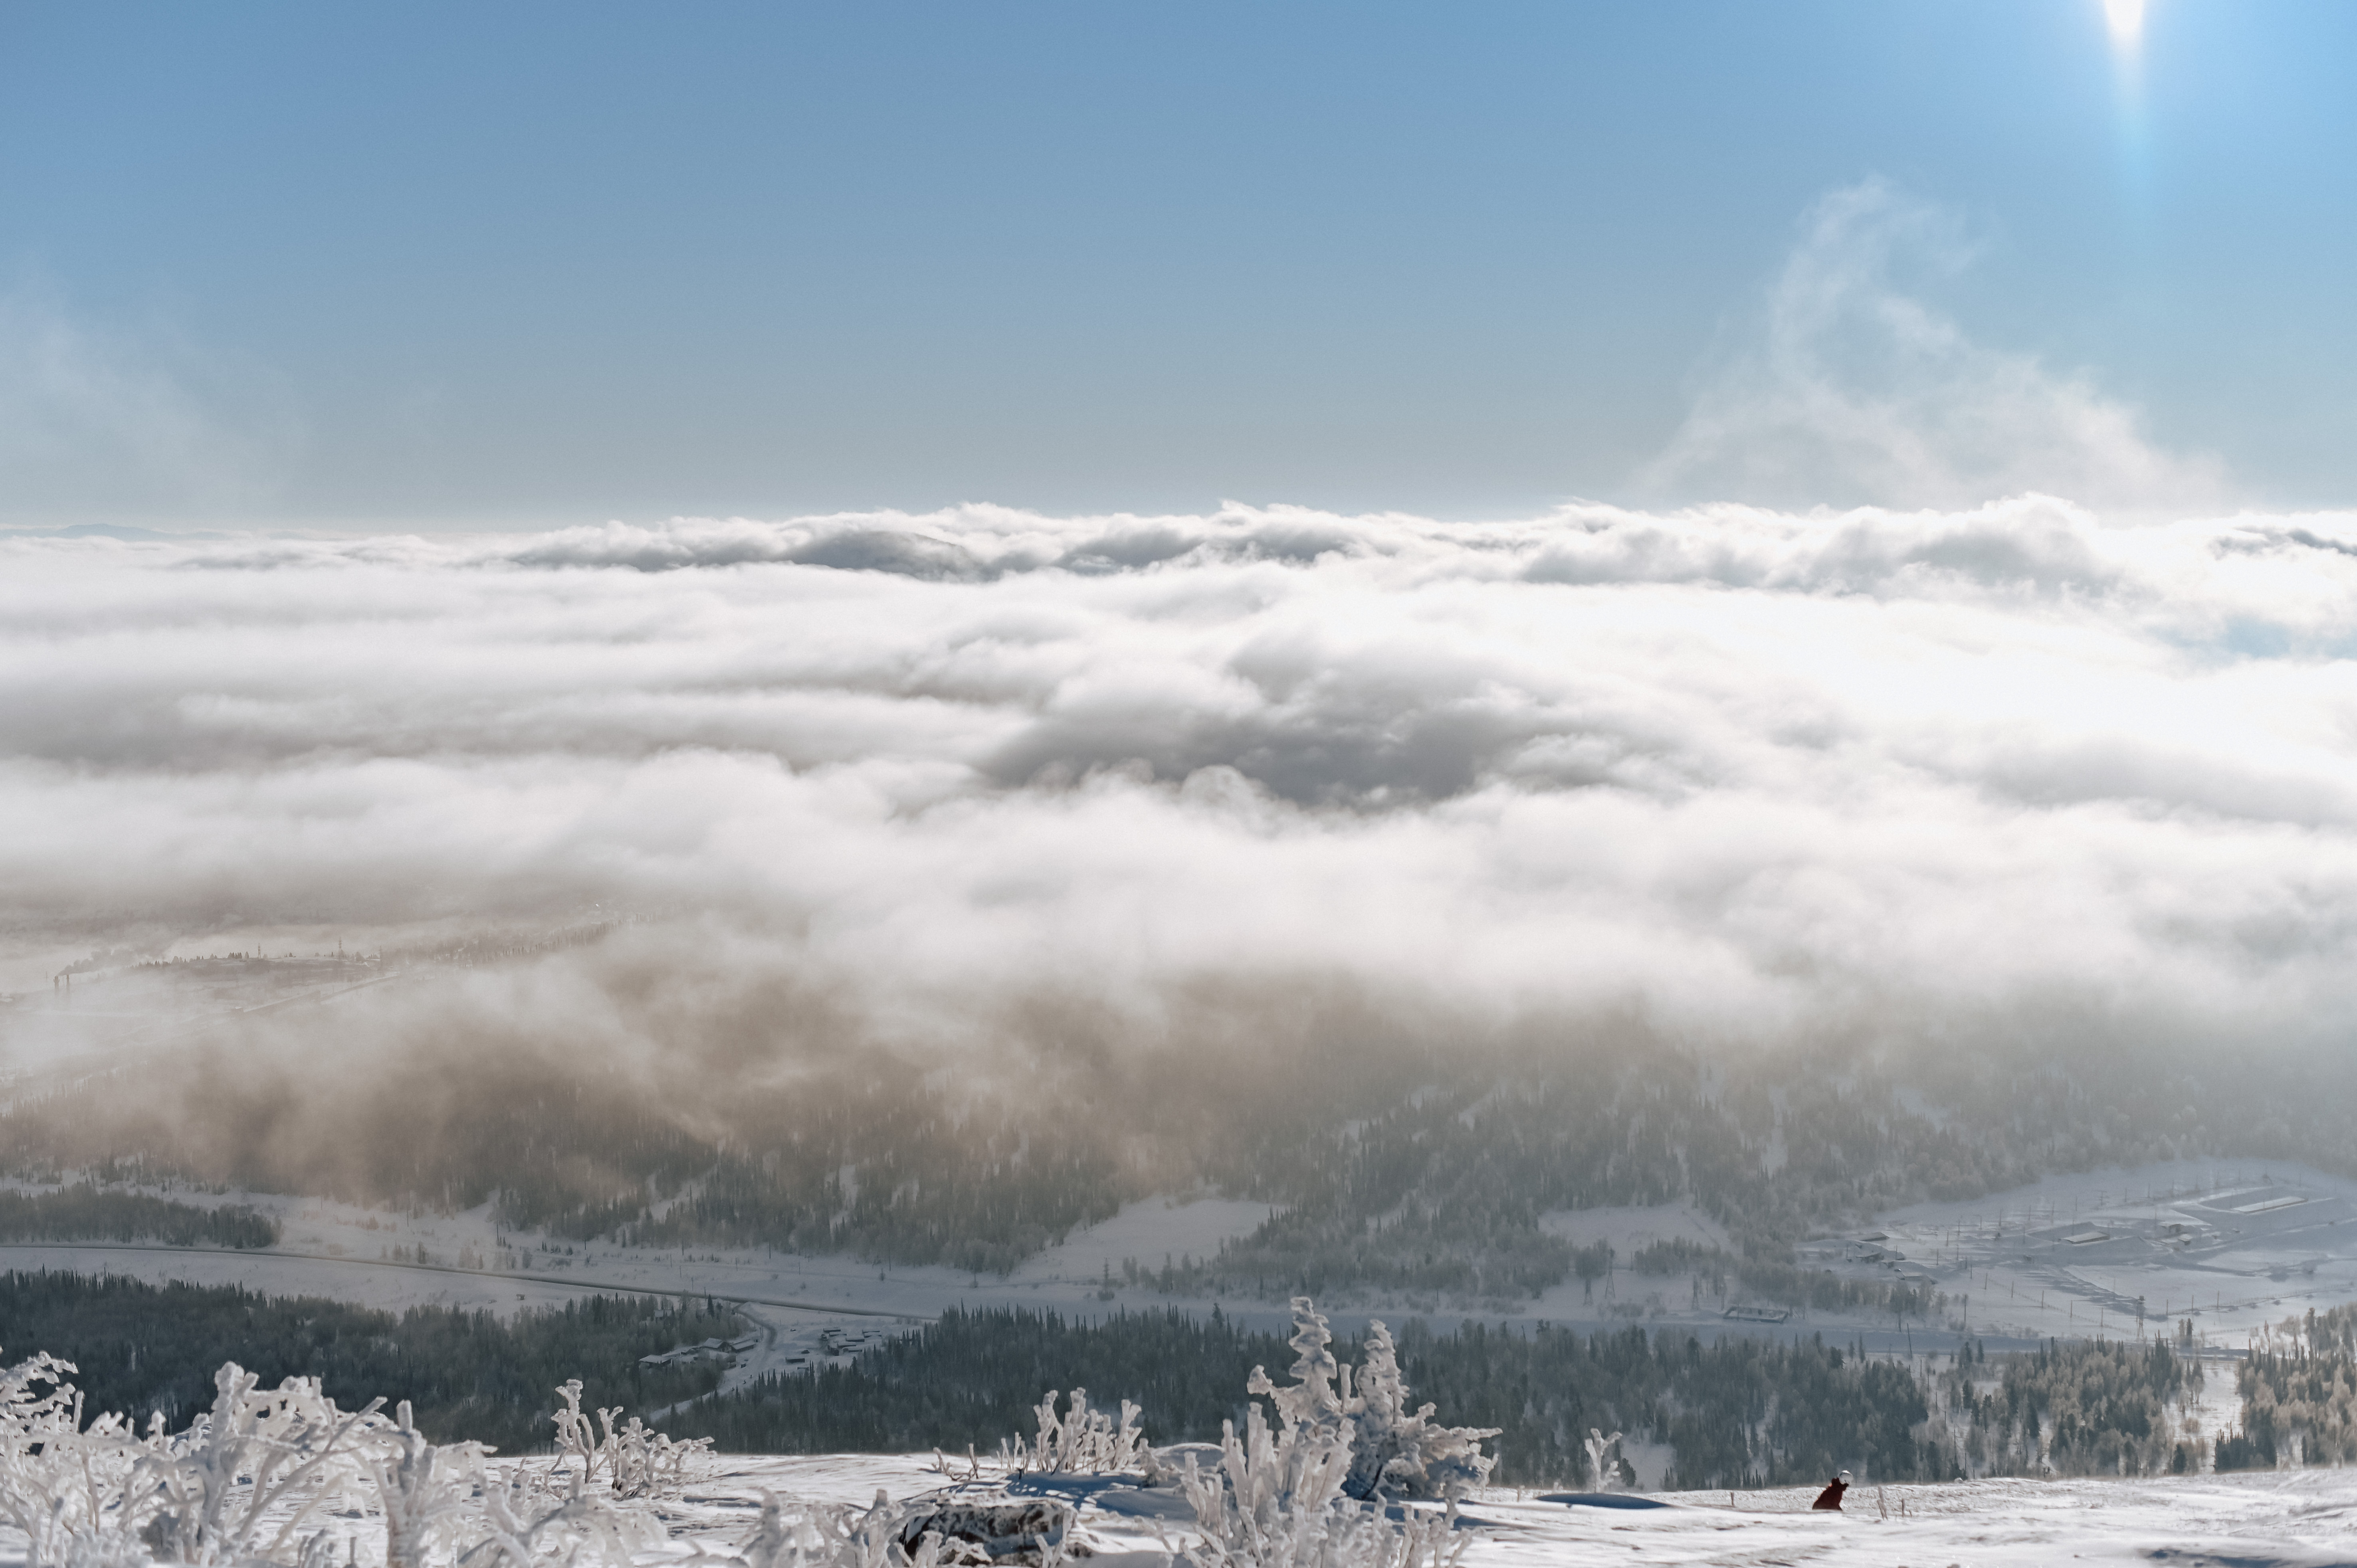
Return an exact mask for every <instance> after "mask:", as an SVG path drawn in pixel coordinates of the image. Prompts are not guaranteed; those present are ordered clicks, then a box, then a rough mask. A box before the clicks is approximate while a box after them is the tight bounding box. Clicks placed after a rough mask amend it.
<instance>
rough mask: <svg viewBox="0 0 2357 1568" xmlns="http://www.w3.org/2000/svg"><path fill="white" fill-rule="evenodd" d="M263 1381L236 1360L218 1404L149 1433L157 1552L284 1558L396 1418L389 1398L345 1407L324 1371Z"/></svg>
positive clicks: (219, 1379) (224, 1371) (217, 1383)
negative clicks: (185, 1423) (179, 1426)
mask: <svg viewBox="0 0 2357 1568" xmlns="http://www.w3.org/2000/svg"><path fill="white" fill-rule="evenodd" d="M261 1382H262V1380H261V1379H259V1378H257V1377H255V1376H254V1375H253V1373H251V1372H249V1371H247V1370H246V1369H244V1368H242V1367H241V1366H239V1365H237V1363H235V1362H234V1361H232V1362H229V1363H227V1364H225V1365H223V1366H222V1368H221V1370H220V1371H219V1372H217V1373H215V1374H214V1377H213V1408H212V1409H211V1410H210V1412H207V1413H206V1414H204V1415H201V1416H199V1417H198V1418H197V1420H196V1422H195V1423H194V1424H192V1425H191V1426H189V1428H188V1431H186V1432H184V1433H181V1434H178V1435H177V1436H174V1437H170V1438H165V1437H163V1436H162V1435H161V1434H160V1433H154V1434H151V1436H152V1438H153V1442H152V1444H151V1446H150V1452H149V1455H148V1457H147V1458H146V1460H145V1473H144V1475H143V1477H142V1478H143V1479H145V1480H146V1481H147V1482H149V1483H150V1484H152V1485H153V1486H154V1487H155V1495H156V1498H157V1499H158V1502H159V1506H157V1508H156V1514H155V1517H154V1519H153V1520H152V1521H151V1522H150V1523H149V1524H148V1526H147V1527H146V1530H145V1540H146V1541H147V1542H148V1544H149V1546H150V1547H152V1548H153V1549H154V1551H155V1553H156V1556H158V1557H160V1558H163V1559H165V1560H167V1561H168V1562H172V1563H190V1564H195V1565H198V1568H205V1565H208V1564H212V1563H246V1562H251V1561H253V1560H255V1559H261V1560H263V1561H265V1562H284V1561H286V1560H287V1559H288V1558H289V1557H290V1556H292V1555H294V1554H295V1553H296V1550H297V1549H298V1548H299V1547H300V1545H301V1543H302V1541H303V1540H304V1535H305V1529H304V1527H305V1526H307V1525H308V1524H310V1523H311V1522H312V1520H314V1519H315V1518H316V1517H317V1515H318V1513H319V1512H320V1511H321V1510H322V1509H325V1508H327V1507H328V1504H329V1503H331V1502H332V1501H334V1500H335V1499H336V1498H338V1497H339V1495H340V1494H341V1493H342V1491H343V1490H344V1488H345V1487H346V1486H347V1485H348V1484H349V1483H350V1482H352V1481H355V1480H358V1479H359V1478H361V1476H363V1475H364V1474H365V1473H366V1467H367V1466H368V1464H369V1462H370V1460H371V1458H372V1457H374V1455H375V1454H376V1453H377V1452H378V1451H379V1449H380V1448H381V1446H382V1431H383V1429H384V1428H385V1426H386V1425H387V1424H388V1423H385V1422H384V1421H383V1419H382V1417H380V1416H378V1415H377V1413H376V1408H377V1405H378V1404H379V1403H381V1401H371V1402H370V1403H369V1404H368V1405H367V1407H366V1408H364V1409H362V1410H359V1411H355V1412H346V1411H340V1410H338V1409H337V1408H336V1405H335V1402H334V1401H332V1400H330V1399H328V1396H327V1395H326V1394H325V1393H324V1392H322V1391H321V1390H320V1386H319V1380H318V1379H317V1378H289V1379H287V1380H285V1382H283V1383H281V1384H280V1385H279V1386H278V1387H277V1388H275V1389H271V1390H264V1388H262V1386H261Z"/></svg>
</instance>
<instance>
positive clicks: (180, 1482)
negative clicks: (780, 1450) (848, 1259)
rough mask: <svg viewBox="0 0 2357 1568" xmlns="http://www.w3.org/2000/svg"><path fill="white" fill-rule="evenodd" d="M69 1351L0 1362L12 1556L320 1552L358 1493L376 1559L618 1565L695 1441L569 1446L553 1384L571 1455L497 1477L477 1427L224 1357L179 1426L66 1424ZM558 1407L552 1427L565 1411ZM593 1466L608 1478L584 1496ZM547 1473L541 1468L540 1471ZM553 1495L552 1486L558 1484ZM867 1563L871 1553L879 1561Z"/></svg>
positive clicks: (69, 1561)
mask: <svg viewBox="0 0 2357 1568" xmlns="http://www.w3.org/2000/svg"><path fill="white" fill-rule="evenodd" d="M73 1370H74V1368H73V1367H72V1365H71V1364H70V1363H69V1362H64V1361H59V1360H58V1359H55V1358H53V1357H49V1356H36V1357H34V1358H33V1359H31V1360H28V1361H26V1362H23V1363H21V1364H19V1365H17V1366H16V1367H12V1368H9V1369H6V1370H5V1371H0V1522H5V1523H7V1524H10V1525H13V1526H15V1527H16V1529H18V1530H23V1531H24V1533H25V1535H26V1538H27V1543H28V1544H27V1552H26V1563H27V1568H135V1565H138V1564H145V1563H150V1562H153V1561H162V1562H167V1563H181V1564H188V1565H190V1568H215V1565H219V1568H232V1565H234V1568H260V1565H264V1564H277V1565H279V1568H333V1564H334V1563H336V1562H337V1561H339V1560H340V1561H352V1560H356V1559H357V1557H358V1552H357V1547H358V1541H357V1540H356V1539H354V1538H352V1537H350V1536H349V1535H347V1534H346V1533H345V1532H344V1531H343V1530H341V1529H340V1528H339V1527H331V1526H330V1525H329V1524H328V1521H327V1520H324V1519H323V1518H322V1516H323V1515H324V1514H327V1513H328V1511H329V1510H334V1511H335V1512H337V1513H339V1514H341V1515H342V1516H343V1517H344V1518H347V1519H350V1518H356V1517H360V1516H359V1515H358V1513H357V1512H356V1511H355V1510H352V1509H349V1508H347V1507H346V1506H345V1505H347V1504H349V1503H351V1502H353V1501H356V1500H359V1499H360V1498H366V1497H367V1496H368V1495H369V1494H370V1493H373V1500H374V1502H375V1503H376V1505H377V1512H378V1513H379V1514H380V1515H381V1517H382V1520H383V1527H384V1557H383V1562H384V1563H385V1568H427V1564H428V1563H429V1562H439V1563H450V1564H452V1565H453V1568H545V1565H548V1564H553V1563H560V1562H561V1563H565V1564H567V1565H568V1568H570V1565H575V1564H579V1565H583V1568H587V1565H590V1564H596V1563H613V1564H626V1563H629V1562H630V1556H631V1554H632V1553H633V1552H638V1551H640V1550H643V1549H645V1548H646V1547H648V1546H651V1545H653V1544H656V1543H659V1542H660V1541H662V1536H663V1530H662V1526H661V1524H660V1522H659V1521H657V1520H655V1519H654V1518H653V1517H652V1516H651V1514H649V1513H648V1512H647V1511H646V1510H645V1509H640V1508H636V1507H633V1506H631V1505H630V1503H629V1502H628V1501H627V1500H618V1499H628V1498H633V1497H640V1496H646V1495H650V1494H651V1493H654V1492H657V1491H660V1490H662V1489H665V1488H667V1487H674V1486H676V1485H678V1484H679V1483H680V1481H681V1480H682V1479H683V1469H684V1466H685V1465H686V1463H687V1461H688V1460H689V1459H690V1458H691V1457H693V1456H694V1455H700V1454H702V1453H703V1452H704V1450H705V1447H706V1446H708V1444H705V1443H704V1442H702V1441H698V1442H695V1443H673V1442H672V1441H671V1440H670V1439H668V1438H665V1437H662V1436H661V1434H647V1433H644V1432H643V1431H642V1429H640V1425H639V1423H637V1422H635V1421H634V1422H631V1423H629V1425H627V1426H625V1427H623V1428H621V1429H619V1430H617V1429H616V1428H615V1427H614V1426H613V1423H612V1421H611V1417H612V1416H613V1415H616V1414H619V1411H615V1412H600V1414H601V1416H602V1417H604V1418H605V1419H606V1428H607V1430H606V1434H605V1436H604V1437H603V1438H602V1439H600V1440H598V1441H597V1443H596V1444H591V1445H587V1446H588V1447H590V1448H593V1449H594V1452H580V1451H581V1449H582V1448H583V1447H584V1446H585V1445H584V1444H580V1443H579V1442H578V1441H577V1440H578V1439H579V1438H580V1437H581V1436H582V1435H583V1434H587V1432H588V1430H589V1427H588V1423H587V1421H585V1420H582V1419H580V1404H579V1399H578V1394H579V1391H580V1385H579V1384H578V1383H574V1384H570V1385H568V1388H569V1391H570V1392H569V1397H568V1398H567V1400H566V1402H565V1403H566V1411H565V1412H560V1415H559V1417H558V1426H559V1429H560V1432H561V1433H570V1434H572V1435H573V1436H574V1437H575V1438H576V1445H575V1450H574V1452H576V1453H578V1454H579V1456H580V1457H582V1459H583V1460H584V1463H583V1465H582V1466H581V1467H580V1468H579V1469H578V1470H569V1469H564V1468H563V1466H564V1465H565V1459H564V1458H562V1457H561V1458H560V1459H559V1461H558V1466H555V1467H552V1468H551V1469H550V1470H548V1471H543V1472H540V1473H537V1474H535V1473H533V1472H532V1471H531V1470H529V1469H527V1468H523V1467H519V1468H517V1469H515V1470H514V1471H512V1472H511V1473H510V1474H509V1475H508V1476H507V1477H505V1478H504V1479H502V1478H500V1477H496V1476H494V1475H493V1474H492V1473H491V1471H490V1467H489V1466H487V1465H486V1464H485V1456H486V1455H487V1454H488V1453H489V1450H488V1449H486V1448H485V1447H484V1446H483V1445H482V1444H476V1443H455V1444H434V1443H432V1442H429V1441H428V1440H427V1439H426V1438H425V1435H424V1434H421V1433H419V1432H418V1431H417V1429H416V1427H415V1425H414V1423H413V1422H412V1420H411V1416H410V1410H409V1407H408V1406H407V1405H406V1404H404V1405H403V1406H402V1407H401V1409H400V1411H399V1412H398V1413H397V1415H396V1416H395V1418H394V1419H393V1420H387V1419H386V1418H385V1417H383V1416H382V1415H381V1414H379V1413H378V1410H377V1407H378V1404H380V1403H381V1401H379V1402H371V1403H370V1404H368V1405H367V1406H366V1407H364V1408H362V1409H361V1410H358V1411H344V1410H339V1409H338V1408H337V1407H336V1404H335V1402H334V1401H332V1400H330V1399H328V1397H327V1394H326V1393H325V1391H323V1390H322V1389H321V1387H320V1384H319V1381H318V1380H317V1379H316V1378H289V1379H287V1380H285V1382H284V1383H282V1384H281V1385H280V1386H279V1387H278V1388H276V1389H274V1390H264V1389H263V1388H261V1387H260V1380H259V1379H257V1378H256V1377H254V1376H253V1374H252V1373H250V1372H248V1371H246V1370H244V1369H242V1368H241V1367H238V1366H237V1365H235V1364H234V1363H231V1364H230V1365H226V1366H224V1367H222V1368H221V1370H220V1372H219V1373H218V1374H217V1375H216V1377H215V1379H214V1385H213V1386H214V1398H213V1404H212V1408H211V1409H210V1411H208V1412H205V1413H204V1414H203V1415H200V1416H199V1417H198V1418H197V1420H196V1421H195V1422H194V1423H191V1424H190V1425H189V1426H188V1429H187V1430H186V1431H184V1432H180V1433H167V1432H166V1431H165V1430H164V1420H163V1417H162V1416H161V1415H157V1416H155V1417H153V1418H151V1420H150V1421H149V1423H148V1429H147V1431H146V1432H145V1434H135V1433H134V1432H133V1431H132V1430H131V1429H130V1427H129V1425H128V1423H125V1421H124V1418H123V1417H122V1416H120V1415H102V1416H100V1417H98V1418H96V1419H95V1420H93V1421H91V1422H90V1423H89V1424H88V1425H86V1426H85V1425H84V1424H82V1420H81V1414H82V1407H81V1396H80V1395H79V1394H78V1393H76V1392H75V1391H74V1389H73V1387H72V1385H71V1384H70V1383H69V1382H68V1381H67V1380H66V1379H67V1377H68V1375H70V1373H72V1372H73ZM568 1412H569V1413H570V1414H571V1415H572V1416H573V1418H574V1423H573V1424H572V1425H571V1426H569V1427H568V1426H567V1425H566V1423H565V1419H564V1415H565V1413H568ZM600 1467H602V1469H603V1481H604V1487H605V1493H606V1494H607V1495H594V1494H592V1493H591V1492H590V1490H589V1487H588V1483H589V1480H590V1477H591V1475H592V1474H593V1473H594V1472H595V1471H597V1469H598V1468H600ZM552 1482H554V1483H556V1487H554V1488H553V1487H552ZM560 1491H561V1492H562V1495H561V1496H560V1495H559V1492H560ZM879 1568H881V1565H880V1564H879Z"/></svg>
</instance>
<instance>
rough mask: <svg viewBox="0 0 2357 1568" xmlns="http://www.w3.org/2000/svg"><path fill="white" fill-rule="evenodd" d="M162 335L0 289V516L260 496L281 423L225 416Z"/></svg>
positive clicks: (66, 514) (160, 510)
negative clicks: (99, 321)
mask: <svg viewBox="0 0 2357 1568" xmlns="http://www.w3.org/2000/svg"><path fill="white" fill-rule="evenodd" d="M206 380H207V378H206V377H205V376H204V375H202V374H200V373H199V372H198V371H196V370H195V368H194V367H193V365H192V363H191V356H189V355H188V354H186V353H183V352H180V351H178V347H177V346H176V345H175V344H174V343H173V342H172V341H171V340H170V339H169V338H168V337H167V336H165V335H162V334H159V333H156V332H153V331H136V330H132V329H129V328H122V327H109V326H104V325H100V324H95V323H93V322H91V321H90V320H88V319H85V318H82V317H78V316H77V315H75V314H74V313H73V312H71V311H70V310H68V309H67V308H66V307H65V306H63V305H62V304H61V303H59V301H58V300H57V299H56V298H55V297H53V296H52V295H49V294H48V293H47V292H46V291H43V290H39V289H36V288H30V287H19V288H17V289H15V290H13V291H10V292H6V293H0V517H5V519H6V520H7V521H11V522H15V523H18V524H28V523H29V524H38V523H46V522H56V521H67V522H71V521H79V520H81V519H86V518H89V517H91V516H93V515H100V516H103V515H108V514H119V513H142V512H145V513H156V514H172V515H181V516H184V515H188V514H190V513H195V514H199V515H201V514H205V513H209V512H212V511H215V510H220V509H221V508H224V507H230V506H236V505H241V504H246V503H251V502H253V501H255V500H257V499H261V498H262V497H263V496H264V495H266V494H267V493H268V492H269V490H270V489H271V488H272V485H273V483H274V478H275V476H276V474H277V472H278V469H279V467H280V460H281V451H280V448H281V447H282V446H283V445H284V435H283V431H280V430H277V429H270V430H264V429H262V428H258V427H256V426H254V425H253V424H251V422H247V421H242V420H240V419H237V418H234V417H232V416H231V415H230V414H229V413H226V412H225V410H224V403H225V400H224V399H223V398H221V397H220V396H218V395H214V394H215V393H216V392H218V390H219V389H217V388H208V387H207V386H206V385H205V382H206Z"/></svg>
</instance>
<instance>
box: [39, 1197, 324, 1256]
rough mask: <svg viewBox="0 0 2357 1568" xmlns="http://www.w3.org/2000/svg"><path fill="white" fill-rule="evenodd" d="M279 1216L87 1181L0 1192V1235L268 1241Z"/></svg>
mask: <svg viewBox="0 0 2357 1568" xmlns="http://www.w3.org/2000/svg"><path fill="white" fill-rule="evenodd" d="M277 1240H278V1222H277V1221H276V1220H274V1219H270V1218H268V1217H267V1216H265V1215H261V1214H257V1213H255V1212H254V1211H253V1209H251V1208H242V1207H237V1206H227V1207H223V1208H198V1207H197V1206H196V1205H194V1204H190V1203H174V1202H172V1201H170V1200H169V1199H167V1198H161V1197H147V1196H145V1195H142V1194H135V1193H128V1192H105V1191H102V1190H101V1189H99V1188H98V1187H93V1186H91V1184H90V1183H88V1182H82V1183H80V1184H78V1185H76V1186H73V1187H66V1188H64V1189H63V1190H62V1191H59V1192H43V1193H32V1194H27V1193H22V1192H0V1241H161V1242H164V1243H167V1244H168V1245H170V1246H175V1247H204V1246H212V1247H269V1246H274V1245H275V1244H276V1243H277Z"/></svg>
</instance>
